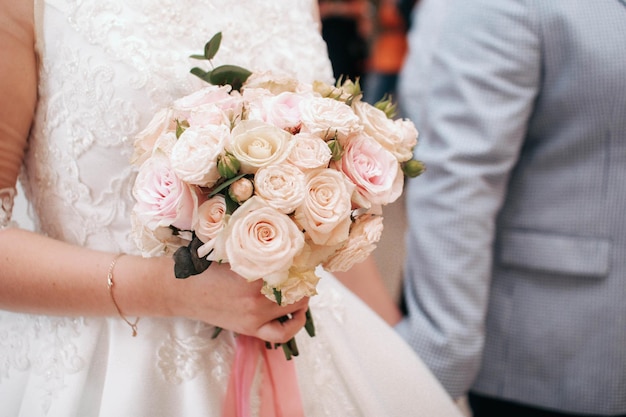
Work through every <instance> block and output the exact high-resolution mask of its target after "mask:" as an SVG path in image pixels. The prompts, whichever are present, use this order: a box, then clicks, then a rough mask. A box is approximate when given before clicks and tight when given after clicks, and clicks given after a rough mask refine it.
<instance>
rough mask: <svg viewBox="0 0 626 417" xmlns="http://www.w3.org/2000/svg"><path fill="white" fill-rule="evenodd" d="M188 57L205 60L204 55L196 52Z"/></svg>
mask: <svg viewBox="0 0 626 417" xmlns="http://www.w3.org/2000/svg"><path fill="white" fill-rule="evenodd" d="M189 58H193V59H201V60H203V61H204V60H206V57H205V56H204V55H198V54H193V55H189Z"/></svg>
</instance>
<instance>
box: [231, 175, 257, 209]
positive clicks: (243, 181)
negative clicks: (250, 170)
mask: <svg viewBox="0 0 626 417" xmlns="http://www.w3.org/2000/svg"><path fill="white" fill-rule="evenodd" d="M253 192H254V184H253V183H252V181H250V180H249V179H247V178H240V179H238V180H237V181H235V182H233V183H232V184H231V185H230V187H228V195H229V196H230V198H232V199H233V201H234V202H236V203H238V204H242V203H243V202H244V201H246V200H247V199H249V198H250V197H252V194H253Z"/></svg>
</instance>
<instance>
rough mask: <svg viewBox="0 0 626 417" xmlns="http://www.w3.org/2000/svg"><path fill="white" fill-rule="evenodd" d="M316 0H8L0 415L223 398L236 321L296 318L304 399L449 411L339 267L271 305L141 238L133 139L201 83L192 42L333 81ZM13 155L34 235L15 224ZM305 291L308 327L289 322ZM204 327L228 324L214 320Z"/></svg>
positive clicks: (328, 410) (111, 412) (247, 63)
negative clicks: (187, 271)
mask: <svg viewBox="0 0 626 417" xmlns="http://www.w3.org/2000/svg"><path fill="white" fill-rule="evenodd" d="M316 7H317V3H316V2H315V1H314V0H274V1H251V0H231V1H229V2H219V1H214V0H195V1H192V0H175V1H172V0H132V1H123V0H110V1H95V0H82V1H78V0H49V1H35V2H34V4H33V2H28V1H11V0H0V38H1V39H0V41H1V43H2V45H3V47H2V50H1V52H0V54H1V55H2V56H1V61H2V66H1V68H0V93H1V95H2V104H0V136H1V137H0V139H1V140H0V203H1V204H0V229H2V230H0V253H1V255H0V271H1V273H0V309H1V310H0V404H2V405H1V406H0V416H12V417H13V416H28V417H35V416H63V417H68V416H80V417H84V416H116V417H117V416H134V417H136V416H220V415H222V404H223V403H224V397H225V395H226V392H227V386H228V381H229V375H230V370H231V367H232V363H233V357H234V350H235V349H234V336H233V335H234V334H242V335H248V336H253V337H256V338H259V339H261V340H265V341H269V342H274V343H280V342H285V341H287V340H289V339H290V338H291V337H293V336H294V335H296V334H297V339H298V345H299V347H300V351H301V354H300V356H298V357H297V358H294V359H293V362H294V363H295V368H296V372H297V381H298V383H297V385H298V388H299V392H300V395H301V398H302V400H301V401H302V408H303V411H304V415H306V416H309V417H321V416H333V417H336V416H372V417H393V416H424V417H438V416H441V417H444V416H445V417H448V416H456V415H458V411H457V410H456V408H455V406H454V404H453V403H452V402H451V401H450V399H449V398H448V397H447V395H446V394H445V393H444V391H443V390H442V388H441V387H440V386H439V385H438V383H437V382H436V381H435V380H434V378H433V377H432V376H431V374H430V373H429V372H428V371H427V370H426V368H425V367H424V366H423V365H422V363H421V362H420V361H419V360H418V359H417V358H416V357H415V356H414V355H413V353H412V351H411V350H410V349H409V348H408V347H407V346H406V345H405V344H404V342H402V341H401V339H399V337H398V336H396V335H395V333H394V332H393V330H392V329H391V327H389V326H388V325H387V324H386V323H385V322H384V321H383V320H381V319H380V318H379V317H378V316H377V315H376V314H375V313H373V312H372V310H370V309H369V308H368V307H366V306H365V305H364V304H363V303H362V302H361V301H359V299H357V298H356V297H355V296H353V295H352V294H351V293H350V292H348V291H347V290H346V289H345V288H344V287H343V286H342V285H341V284H340V283H339V282H338V281H337V280H336V279H335V278H334V277H333V276H331V275H329V274H327V275H324V276H323V278H322V280H321V283H320V288H319V295H317V296H315V297H313V298H311V299H310V300H308V299H304V300H301V301H300V302H298V303H295V304H292V305H290V306H285V307H281V306H278V305H276V304H275V303H273V302H270V301H269V300H267V299H266V298H265V297H264V296H263V295H261V294H260V291H259V285H260V284H255V283H247V282H246V281H245V280H243V279H241V278H240V277H238V276H237V275H235V274H234V273H233V272H232V271H230V270H229V268H228V266H226V265H212V266H211V267H210V268H209V269H208V270H207V271H205V272H204V273H203V274H202V275H201V276H198V277H194V278H191V279H186V280H176V279H174V275H173V261H172V259H171V258H170V257H159V258H143V257H141V256H139V255H138V254H139V252H138V250H137V248H136V247H135V246H134V244H133V239H132V237H131V228H130V224H131V223H130V212H131V208H132V205H133V200H132V197H131V193H130V190H131V187H132V182H133V178H134V177H133V169H132V168H131V166H130V164H129V159H130V156H131V153H132V147H133V145H132V137H133V135H134V134H135V133H136V132H138V131H139V130H140V129H141V128H142V127H144V126H145V125H146V124H147V123H148V122H149V121H150V119H151V118H152V116H153V114H154V112H155V111H157V110H158V109H159V108H161V107H163V106H165V105H166V104H168V103H169V102H171V101H172V100H173V99H175V98H177V97H180V96H182V95H184V94H188V93H189V92H191V91H193V90H194V89H196V88H198V87H199V84H198V83H199V82H200V81H199V80H197V79H195V77H193V76H192V75H190V74H189V72H188V69H189V68H190V66H191V63H190V61H189V59H188V57H189V55H190V54H192V53H195V52H197V51H198V50H199V49H200V48H202V47H203V45H204V43H205V41H206V40H207V39H209V37H210V36H211V35H212V34H214V33H216V32H218V31H221V32H223V34H224V41H223V43H222V46H221V48H220V53H219V54H218V56H217V57H216V58H215V63H216V64H220V62H228V63H232V64H238V65H241V66H244V67H247V68H250V69H255V70H272V71H275V72H278V73H283V74H285V75H291V76H295V77H297V78H299V79H301V80H302V81H305V82H312V81H314V80H316V79H322V80H324V81H332V72H331V67H330V64H329V62H328V58H327V55H326V47H325V44H324V43H323V41H322V39H321V37H320V35H319V27H318V25H319V22H318V19H317V16H316ZM20 170H21V172H22V185H23V187H24V189H25V194H26V195H27V197H28V199H29V201H30V204H31V206H32V209H33V211H34V213H35V222H36V230H37V233H34V232H29V231H26V230H22V229H20V228H19V227H17V226H16V225H15V224H14V223H12V222H11V214H12V213H11V211H12V201H13V198H14V195H15V188H14V187H15V184H16V180H17V176H18V174H19V172H20ZM122 253H123V254H125V255H124V256H121V257H118V255H117V254H122ZM112 279H114V287H110V286H109V281H110V280H112ZM232 300H238V302H237V303H234V302H232ZM309 304H310V306H311V307H312V311H313V315H314V319H315V322H316V328H317V335H316V336H315V337H314V338H309V337H308V336H306V334H304V336H303V335H302V333H304V332H301V331H300V330H301V329H302V327H303V325H304V322H305V311H306V310H307V307H308V306H309ZM285 314H291V317H292V318H291V319H290V320H289V321H287V322H285V323H281V322H279V321H278V320H277V318H279V317H282V316H284V315H285ZM135 317H141V320H139V321H137V320H138V319H135ZM129 326H130V327H129ZM214 326H219V327H222V328H224V329H228V330H229V331H224V332H222V333H221V334H220V335H219V337H217V338H212V337H211V336H212V334H213V331H214V329H215V327H214ZM135 332H136V333H137V334H136V336H135V337H133V335H134V333H135ZM256 382H257V383H256V385H254V386H253V388H256V389H260V388H259V385H260V384H259V383H258V380H256ZM261 388H262V387H261ZM279 394H280V393H279ZM255 395H256V396H253V398H257V397H258V396H259V394H255ZM285 395H286V394H285ZM251 407H252V409H253V411H254V410H256V412H257V413H258V404H256V403H255V401H252V405H251Z"/></svg>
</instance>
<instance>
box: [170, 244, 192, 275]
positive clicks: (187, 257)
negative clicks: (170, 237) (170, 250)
mask: <svg viewBox="0 0 626 417" xmlns="http://www.w3.org/2000/svg"><path fill="white" fill-rule="evenodd" d="M195 273H196V268H194V266H193V261H192V260H191V252H190V251H189V248H188V247H187V246H181V247H180V248H178V249H177V250H176V252H174V275H175V276H176V278H188V277H190V276H191V275H195Z"/></svg>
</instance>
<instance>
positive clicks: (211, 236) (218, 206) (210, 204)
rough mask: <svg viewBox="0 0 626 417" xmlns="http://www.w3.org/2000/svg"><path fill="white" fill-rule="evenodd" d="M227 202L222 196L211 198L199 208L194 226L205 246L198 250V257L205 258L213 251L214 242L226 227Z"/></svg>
mask: <svg viewBox="0 0 626 417" xmlns="http://www.w3.org/2000/svg"><path fill="white" fill-rule="evenodd" d="M225 219H226V200H225V199H224V196H223V195H221V194H217V195H216V196H214V197H212V198H210V199H209V200H207V201H205V202H204V203H202V204H200V207H198V215H197V217H196V223H195V224H194V227H193V229H194V231H195V232H196V236H198V239H200V240H201V241H202V242H203V243H204V245H202V246H201V247H200V248H199V249H198V256H199V257H200V258H203V257H204V256H206V255H207V254H208V253H209V252H210V251H211V249H213V245H214V243H215V242H214V240H215V238H216V237H217V235H218V234H219V233H220V232H221V231H222V229H223V228H224V226H225V224H226V223H225Z"/></svg>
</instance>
